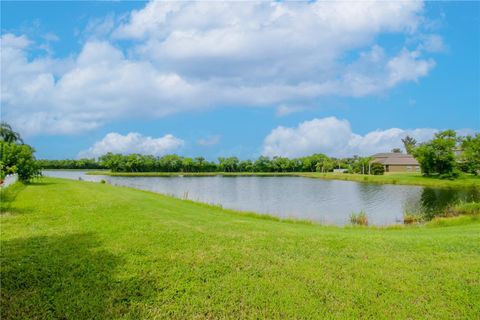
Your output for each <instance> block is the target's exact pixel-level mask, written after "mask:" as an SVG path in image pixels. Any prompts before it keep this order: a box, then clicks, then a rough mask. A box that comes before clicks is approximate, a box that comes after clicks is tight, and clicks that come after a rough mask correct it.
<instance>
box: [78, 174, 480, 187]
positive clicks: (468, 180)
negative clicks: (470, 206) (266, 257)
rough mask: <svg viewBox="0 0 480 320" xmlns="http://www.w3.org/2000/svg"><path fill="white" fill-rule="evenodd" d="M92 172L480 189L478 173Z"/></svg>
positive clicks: (119, 175)
mask: <svg viewBox="0 0 480 320" xmlns="http://www.w3.org/2000/svg"><path fill="white" fill-rule="evenodd" d="M87 174H91V175H109V176H118V177H172V176H188V177H210V176H219V175H220V176H261V177H269V176H270V177H271V176H296V177H307V178H318V179H331V180H345V181H357V182H368V183H380V184H401V185H418V186H427V187H438V188H443V187H445V188H448V187H463V188H470V187H475V188H480V176H474V175H469V174H463V175H462V176H460V177H459V178H458V179H455V180H446V179H440V178H438V177H424V176H422V175H421V174H419V173H386V174H384V175H381V176H374V175H362V174H346V173H332V172H328V173H319V172H109V171H92V172H88V173H87Z"/></svg>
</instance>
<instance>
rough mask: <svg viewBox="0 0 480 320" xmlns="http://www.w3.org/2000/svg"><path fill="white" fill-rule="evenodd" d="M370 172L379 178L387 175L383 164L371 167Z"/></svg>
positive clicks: (374, 164)
mask: <svg viewBox="0 0 480 320" xmlns="http://www.w3.org/2000/svg"><path fill="white" fill-rule="evenodd" d="M370 172H371V174H373V175H376V176H379V175H382V174H384V173H385V167H384V166H383V164H381V163H378V162H374V163H372V165H371V167H370Z"/></svg>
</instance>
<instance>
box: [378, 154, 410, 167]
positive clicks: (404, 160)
mask: <svg viewBox="0 0 480 320" xmlns="http://www.w3.org/2000/svg"><path fill="white" fill-rule="evenodd" d="M372 158H373V160H372V162H378V163H381V164H384V165H405V166H418V161H417V160H415V158H414V157H413V156H412V155H410V154H405V153H393V152H392V153H390V152H389V153H377V154H374V155H373V156H372Z"/></svg>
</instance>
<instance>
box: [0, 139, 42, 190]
mask: <svg viewBox="0 0 480 320" xmlns="http://www.w3.org/2000/svg"><path fill="white" fill-rule="evenodd" d="M34 152H35V150H34V149H33V148H32V147H30V146H29V145H26V144H16V143H8V142H5V141H0V176H1V178H2V179H3V178H4V177H5V175H7V174H9V173H17V174H18V178H19V180H20V181H24V182H29V181H30V180H31V179H33V178H35V177H38V176H40V175H41V171H40V167H39V166H38V164H37V161H36V160H35V156H34Z"/></svg>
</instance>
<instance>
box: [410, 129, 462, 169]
mask: <svg viewBox="0 0 480 320" xmlns="http://www.w3.org/2000/svg"><path fill="white" fill-rule="evenodd" d="M456 144H457V136H456V132H455V131H454V130H446V131H442V132H439V133H437V134H435V137H434V138H433V139H432V140H431V141H429V142H426V143H422V144H421V145H419V146H418V147H416V148H415V149H414V152H413V156H414V157H415V158H416V159H417V161H418V163H419V164H420V168H421V169H422V173H423V174H424V175H427V176H428V175H432V174H439V175H441V176H442V177H445V178H447V177H448V178H453V177H455V176H457V175H458V172H457V168H456V166H457V163H456V160H455V153H454V149H455V146H456Z"/></svg>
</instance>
